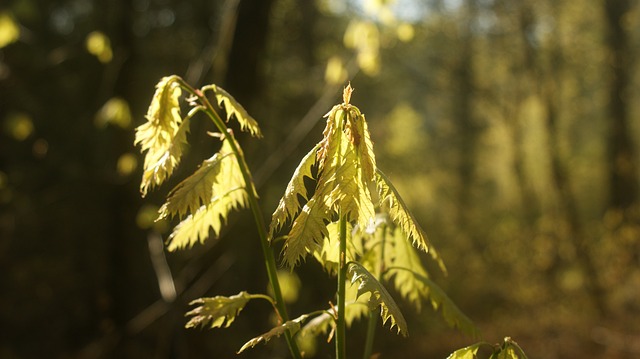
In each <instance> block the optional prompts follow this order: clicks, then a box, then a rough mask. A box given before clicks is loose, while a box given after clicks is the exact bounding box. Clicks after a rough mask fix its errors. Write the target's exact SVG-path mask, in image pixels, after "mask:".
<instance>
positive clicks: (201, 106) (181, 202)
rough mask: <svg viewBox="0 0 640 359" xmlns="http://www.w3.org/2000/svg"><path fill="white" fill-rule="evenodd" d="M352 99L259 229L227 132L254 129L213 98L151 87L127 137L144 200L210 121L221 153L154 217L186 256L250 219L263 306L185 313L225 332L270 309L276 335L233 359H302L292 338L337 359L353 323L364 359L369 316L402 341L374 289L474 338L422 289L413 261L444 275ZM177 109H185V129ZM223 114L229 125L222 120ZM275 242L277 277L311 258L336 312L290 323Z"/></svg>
mask: <svg viewBox="0 0 640 359" xmlns="http://www.w3.org/2000/svg"><path fill="white" fill-rule="evenodd" d="M183 91H184V92H186V96H183ZM352 92H353V89H352V88H351V86H350V85H348V86H347V87H346V88H345V89H344V92H343V102H342V103H341V104H338V105H336V106H334V107H333V108H332V109H331V110H330V111H329V113H327V115H326V116H325V117H326V118H327V121H326V126H325V129H324V131H323V137H322V139H321V141H320V142H319V143H318V144H316V145H315V146H314V147H313V148H312V149H311V150H310V151H309V153H308V154H307V155H306V156H304V157H303V158H302V160H301V161H300V163H299V165H298V167H297V168H296V170H295V172H294V173H293V176H292V178H291V180H290V182H289V184H288V185H287V187H286V190H285V193H284V195H283V196H282V199H281V200H280V202H279V204H278V207H277V208H276V210H275V211H274V213H273V215H272V220H271V224H270V225H269V226H268V227H267V225H266V221H265V220H264V217H263V215H262V212H261V210H260V207H259V204H258V195H257V191H256V188H255V185H254V182H253V179H252V175H251V172H250V170H249V168H248V166H247V164H246V161H245V158H244V153H243V152H242V149H241V147H240V144H239V143H238V142H237V141H236V138H235V136H234V133H233V131H231V130H230V129H229V128H228V127H227V123H228V122H229V121H231V120H235V121H237V122H238V123H239V125H240V129H241V130H242V131H246V132H249V133H250V134H251V135H253V136H254V137H257V138H259V137H261V136H262V134H261V131H260V128H259V126H258V123H257V122H256V121H255V120H254V119H253V118H252V117H251V116H249V114H248V113H247V111H246V110H245V109H244V108H243V107H242V106H241V105H240V104H239V103H238V102H237V101H236V100H235V99H234V98H233V97H232V96H231V95H230V94H228V93H227V92H226V91H224V90H223V89H221V88H220V87H218V86H215V85H207V86H204V87H202V88H201V89H195V88H193V87H191V86H190V85H189V84H187V83H186V82H185V81H184V80H182V78H180V77H178V76H169V77H165V78H163V79H162V80H161V81H160V82H159V83H158V85H157V86H156V92H155V94H154V97H153V100H152V102H151V105H150V107H149V110H148V112H147V115H146V119H147V122H146V123H145V124H143V125H141V126H139V127H138V128H137V129H136V139H135V143H136V144H139V145H140V146H141V150H142V152H144V153H145V160H144V168H143V170H144V172H143V176H142V181H141V185H140V190H141V193H142V195H143V196H145V195H146V194H147V192H148V190H150V189H153V188H154V187H157V186H159V185H161V184H162V183H163V182H164V181H165V180H166V179H167V178H169V177H170V176H171V175H172V174H173V172H174V169H175V168H176V167H177V166H178V164H179V162H180V160H181V158H182V156H183V154H184V149H185V147H186V146H187V143H188V141H187V134H188V132H189V124H190V122H191V121H192V120H193V119H194V117H195V115H197V114H199V113H202V114H204V115H205V116H206V117H208V118H209V119H210V120H211V121H213V124H214V125H215V127H216V129H217V131H218V132H217V133H214V134H213V140H214V141H219V142H220V148H219V150H218V151H217V152H216V153H215V154H214V155H213V156H211V157H210V158H209V159H207V160H204V161H203V162H202V164H201V165H200V167H199V168H198V169H197V170H195V172H194V173H193V174H191V175H190V176H188V177H187V178H186V179H184V180H183V181H182V182H180V183H179V184H178V185H176V186H175V187H174V188H173V189H172V190H171V191H170V192H169V194H168V195H167V200H166V202H165V203H164V205H162V207H161V208H160V210H159V218H172V217H178V218H179V219H180V222H179V223H178V224H177V225H176V226H175V228H174V229H173V231H172V233H171V234H170V235H169V237H168V239H167V249H168V250H170V251H173V250H177V249H183V248H187V247H191V246H193V245H194V244H196V243H198V242H203V241H205V240H206V239H207V238H209V237H210V235H211V234H213V236H214V237H217V236H218V235H219V234H220V231H221V229H222V227H223V225H224V224H225V222H226V219H227V217H228V215H229V213H230V212H231V211H232V210H236V209H240V208H246V207H249V209H250V210H251V212H252V214H253V219H254V221H255V224H256V230H257V237H258V239H259V243H260V247H261V250H262V254H263V259H264V263H265V269H266V272H267V277H268V279H269V284H270V286H271V289H272V291H271V294H261V293H257V294H256V293H248V292H246V291H242V292H240V293H238V294H236V295H232V296H215V297H206V298H200V299H196V300H194V301H192V302H191V304H192V305H194V306H195V307H194V308H193V309H192V310H191V311H189V312H188V313H187V315H188V316H190V319H189V321H188V322H187V324H186V327H187V328H192V327H200V326H202V327H211V328H222V327H225V328H226V327H229V326H230V325H231V324H232V323H233V322H234V321H235V319H236V317H237V316H238V315H239V314H240V312H241V311H242V310H243V309H244V307H245V306H246V305H247V304H248V303H249V302H250V301H252V300H265V301H267V302H269V303H270V304H271V306H272V307H273V310H274V313H275V315H276V317H277V318H278V324H277V325H276V326H275V327H274V328H272V329H270V330H268V331H267V332H265V333H263V334H261V335H258V336H256V337H254V338H253V339H250V340H249V341H247V342H246V343H245V344H244V345H243V346H242V347H241V348H240V349H239V350H238V353H241V352H243V351H245V350H248V349H249V348H253V347H255V346H256V345H257V344H259V343H263V342H268V341H269V340H271V339H272V338H274V337H279V336H281V335H284V337H285V338H286V341H287V344H288V347H289V350H290V353H291V355H292V357H294V358H301V357H302V354H301V352H300V350H299V349H298V345H297V343H296V340H295V337H296V336H300V337H303V336H317V335H327V334H328V335H329V338H331V339H332V340H333V341H334V342H335V350H336V358H338V359H344V358H346V329H347V327H348V326H349V325H350V324H351V323H352V322H353V321H354V320H355V319H357V318H360V317H368V320H369V324H368V329H367V339H366V343H365V346H364V350H363V353H364V356H363V357H364V358H369V357H370V355H371V353H372V350H373V342H374V340H373V338H374V335H375V329H376V327H377V320H376V318H377V316H378V314H379V315H380V317H381V319H382V324H383V325H384V324H386V323H390V325H389V326H390V328H391V329H393V330H395V331H396V332H397V333H399V334H401V335H403V336H407V335H408V333H409V328H408V325H407V322H406V320H405V318H404V317H403V315H402V313H401V312H400V309H399V307H398V305H397V304H396V302H395V300H394V299H393V297H392V296H391V294H390V293H389V292H388V291H387V289H386V288H385V287H384V285H383V284H382V283H387V284H388V285H391V286H393V287H394V289H395V290H396V291H397V292H398V293H399V294H400V295H401V296H402V297H403V298H404V299H405V300H407V301H408V302H409V303H410V304H412V305H413V307H414V308H415V309H416V310H420V309H421V308H422V303H424V302H425V301H427V302H429V303H431V306H432V307H433V309H434V310H440V312H441V313H442V315H443V317H444V319H445V321H446V322H447V323H448V324H449V325H450V326H452V327H456V328H458V329H460V330H462V331H463V332H465V333H467V334H470V335H476V333H477V332H476V328H475V326H474V325H473V324H472V322H471V321H470V320H469V319H468V318H467V317H466V316H465V315H464V314H463V313H462V312H461V311H460V310H459V309H458V308H457V307H456V305H455V304H454V303H453V302H452V301H451V300H450V299H449V298H448V297H447V296H446V294H445V293H444V291H443V290H442V289H440V288H439V287H438V286H437V285H436V284H435V283H434V282H433V281H432V280H431V279H430V278H429V274H428V272H427V270H426V269H425V267H424V265H423V264H422V259H421V257H420V252H425V253H428V254H429V255H430V256H431V258H432V260H434V261H435V262H436V263H437V265H438V267H439V268H440V270H441V271H442V272H444V273H446V268H445V266H444V263H443V261H442V259H441V258H440V256H439V254H438V253H437V251H436V250H435V248H434V247H433V245H432V243H431V242H430V241H429V240H428V238H427V236H426V235H425V233H424V231H423V230H422V229H421V228H420V226H419V225H418V222H417V221H416V219H415V217H414V216H413V215H412V214H411V213H410V211H409V209H408V207H407V205H406V204H405V203H404V201H403V200H402V198H401V197H400V194H399V193H398V191H397V190H396V189H395V187H394V186H393V185H392V183H391V181H390V180H389V178H388V177H387V176H386V175H385V174H384V173H383V172H382V171H381V170H380V169H379V168H378V167H377V164H376V159H375V154H374V151H373V142H372V141H371V137H370V135H369V131H368V127H367V122H366V120H365V116H364V115H363V114H362V113H361V111H360V110H359V109H358V108H357V107H356V106H354V105H352V104H351V103H350V102H351V95H352ZM210 98H211V99H214V100H215V101H213V103H214V104H215V106H214V104H212V102H211V101H210ZM181 101H185V102H186V104H187V107H188V108H189V111H188V113H187V115H186V116H184V117H183V115H182V112H181V104H182V102H181ZM220 112H224V113H225V114H226V116H224V119H223V116H220V114H219V113H220ZM309 181H310V182H312V185H311V186H310V185H309V183H307V182H309ZM308 189H311V190H309V191H308ZM285 227H287V228H289V227H290V228H289V230H288V232H287V233H286V234H285V235H284V236H280V237H279V236H278V234H280V232H281V231H282V230H283V229H284V228H285ZM280 238H281V239H283V240H284V246H283V250H282V253H281V256H282V264H283V265H284V266H285V267H288V268H289V269H290V270H294V269H295V267H296V266H297V265H299V264H300V263H301V262H302V261H303V260H305V258H307V257H308V256H311V257H312V258H314V259H315V260H317V261H318V262H319V263H320V264H321V265H322V267H323V268H324V269H325V270H326V272H327V274H328V275H332V276H335V277H336V293H335V303H333V302H331V303H329V304H330V305H329V307H328V308H321V309H317V310H314V311H311V312H309V313H306V314H302V315H300V316H298V317H296V318H295V319H290V317H289V315H288V313H287V308H286V307H285V302H284V300H283V296H282V291H281V289H280V284H279V281H278V276H277V264H276V260H275V256H274V254H273V250H272V247H271V245H272V244H273V243H274V242H275V241H276V240H277V239H280ZM511 343H512V342H511V341H510V342H509V343H508V344H509V345H511V346H508V347H509V348H512V344H511ZM513 343H515V342H513ZM478 345H480V344H478ZM505 345H506V344H505ZM469 348H471V349H469ZM505 348H506V346H505ZM467 349H469V350H470V351H469V350H468V351H467V352H469V353H471V352H473V350H474V349H475V347H473V346H472V347H468V348H463V349H461V350H459V351H456V352H454V353H453V354H452V358H466V356H464V355H466V353H467V352H465V351H464V350H467ZM475 351H476V352H477V349H475ZM457 353H458V354H457ZM471 355H475V352H473V353H472V354H471ZM514 358H515V357H514Z"/></svg>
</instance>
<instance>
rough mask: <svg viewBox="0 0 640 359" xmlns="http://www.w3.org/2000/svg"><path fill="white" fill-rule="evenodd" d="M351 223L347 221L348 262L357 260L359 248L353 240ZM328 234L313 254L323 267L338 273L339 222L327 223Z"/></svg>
mask: <svg viewBox="0 0 640 359" xmlns="http://www.w3.org/2000/svg"><path fill="white" fill-rule="evenodd" d="M351 232H352V229H351V225H350V224H349V223H347V262H350V261H355V260H356V257H357V255H358V250H357V249H356V248H355V247H354V245H353V241H352V240H351ZM327 233H328V235H327V236H326V237H325V239H324V241H323V242H322V246H321V247H320V249H319V250H316V251H314V252H313V256H314V257H315V258H316V260H318V262H319V263H320V264H321V265H322V266H323V268H324V269H325V270H326V271H327V272H329V273H331V274H333V275H337V273H338V262H339V256H340V226H339V223H338V222H332V223H329V224H328V225H327Z"/></svg>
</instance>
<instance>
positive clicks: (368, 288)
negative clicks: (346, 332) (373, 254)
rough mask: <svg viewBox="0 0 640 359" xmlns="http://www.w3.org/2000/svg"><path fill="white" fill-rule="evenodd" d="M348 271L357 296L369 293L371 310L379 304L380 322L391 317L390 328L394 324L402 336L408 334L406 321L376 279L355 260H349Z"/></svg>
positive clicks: (389, 295) (384, 321)
mask: <svg viewBox="0 0 640 359" xmlns="http://www.w3.org/2000/svg"><path fill="white" fill-rule="evenodd" d="M348 266H349V273H350V275H351V283H356V282H358V283H359V285H358V296H360V295H362V294H364V293H371V297H370V298H369V305H370V308H371V309H372V310H373V309H375V308H377V307H378V305H379V306H380V317H381V318H382V323H383V324H385V323H386V322H387V321H388V320H389V319H391V328H393V326H396V328H397V331H398V333H399V334H402V335H403V336H405V337H406V336H407V335H409V329H408V327H407V322H406V321H405V319H404V317H403V316H402V313H401V312H400V308H398V305H397V304H396V302H395V301H394V300H393V298H392V297H391V294H389V292H387V290H386V289H385V288H384V287H383V286H382V284H380V282H378V280H377V279H376V278H375V277H374V276H373V275H372V274H371V273H369V271H367V270H366V268H364V267H363V266H362V265H361V264H359V263H357V262H350V263H349V264H348Z"/></svg>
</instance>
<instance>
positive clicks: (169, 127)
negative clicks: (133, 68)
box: [134, 76, 193, 197]
mask: <svg viewBox="0 0 640 359" xmlns="http://www.w3.org/2000/svg"><path fill="white" fill-rule="evenodd" d="M181 94H182V90H181V89H180V85H179V84H178V82H177V76H170V77H164V78H163V79H162V80H160V82H159V83H158V84H157V85H156V92H155V94H154V95H153V100H152V101H151V105H150V106H149V110H148V111H147V115H146V116H145V117H146V119H147V122H146V123H144V124H142V125H140V126H139V127H138V128H136V139H135V142H134V143H135V144H140V147H141V152H146V155H145V158H144V173H143V175H142V181H141V183H140V192H141V193H142V196H143V197H144V196H145V195H146V194H147V190H148V189H149V188H153V187H154V186H159V185H160V184H162V182H164V180H165V179H167V178H168V177H169V176H171V174H172V173H173V170H174V169H175V168H176V167H177V165H178V163H179V162H180V157H181V156H182V153H183V151H184V148H185V147H186V144H187V140H186V135H187V132H188V131H189V126H188V121H184V122H183V121H182V117H181V116H180V104H179V102H178V100H179V98H180V96H181ZM192 112H193V110H192Z"/></svg>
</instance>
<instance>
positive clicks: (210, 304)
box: [185, 291, 251, 328]
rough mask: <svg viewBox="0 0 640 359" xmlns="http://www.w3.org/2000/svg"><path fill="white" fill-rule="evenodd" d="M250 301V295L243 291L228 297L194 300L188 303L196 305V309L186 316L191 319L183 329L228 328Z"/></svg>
mask: <svg viewBox="0 0 640 359" xmlns="http://www.w3.org/2000/svg"><path fill="white" fill-rule="evenodd" d="M250 299H251V295H250V294H249V293H247V292H244V291H242V292H240V293H238V294H236V295H233V296H230V297H223V296H216V297H210V298H199V299H196V300H194V301H192V302H191V303H189V304H191V305H198V307H196V308H195V309H193V310H191V311H190V312H188V313H187V314H186V315H187V316H191V317H192V318H191V319H190V320H189V322H188V323H187V324H186V325H185V327H186V328H196V327H198V326H200V327H206V326H209V327H210V328H222V327H224V328H228V327H229V326H230V325H231V324H232V323H233V321H234V320H235V319H236V317H237V316H238V314H240V312H241V311H242V309H243V308H244V306H245V305H246V304H247V302H249V300H250Z"/></svg>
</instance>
